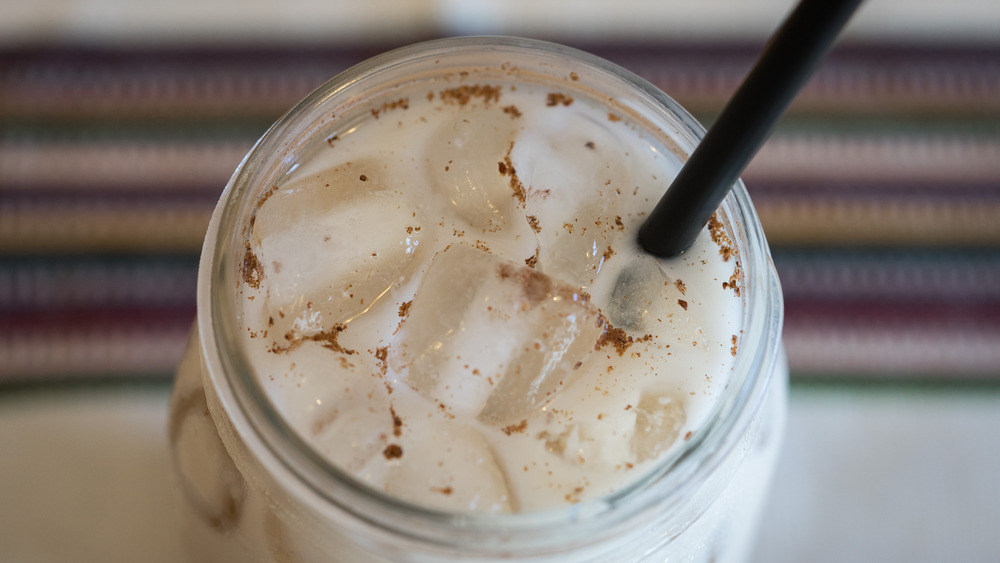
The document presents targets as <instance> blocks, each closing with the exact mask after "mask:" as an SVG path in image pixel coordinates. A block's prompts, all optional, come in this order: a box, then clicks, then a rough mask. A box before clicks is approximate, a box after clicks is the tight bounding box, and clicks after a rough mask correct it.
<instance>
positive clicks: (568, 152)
mask: <svg viewBox="0 0 1000 563" xmlns="http://www.w3.org/2000/svg"><path fill="white" fill-rule="evenodd" d="M566 111H571V108H562V107H559V108H558V111H552V112H548V113H546V114H544V115H543V116H542V117H541V119H542V120H544V121H545V123H544V125H542V126H539V127H536V128H532V130H531V131H527V132H524V133H523V134H521V135H519V136H518V138H517V141H516V144H515V145H514V148H513V150H512V151H511V161H512V163H513V166H514V167H515V168H516V170H517V172H518V175H519V177H520V180H521V182H522V183H523V184H524V185H525V186H529V189H528V195H527V199H526V202H525V213H526V214H527V215H528V216H530V217H534V218H536V219H535V223H534V225H533V226H534V230H535V232H536V237H537V241H538V248H539V253H538V267H539V269H541V270H542V271H544V272H546V273H547V274H549V275H551V276H553V277H556V278H559V279H562V280H565V281H566V282H568V283H571V284H574V285H577V286H580V287H588V286H590V285H592V284H593V281H594V278H595V277H596V275H597V274H598V272H600V270H601V268H602V266H603V264H604V263H605V262H606V261H607V260H609V259H611V257H612V256H613V255H614V254H615V244H616V241H618V240H619V238H620V236H621V233H622V231H623V230H624V224H623V223H622V219H621V215H622V213H623V205H622V201H623V200H622V194H623V193H629V194H630V193H631V191H632V189H633V187H634V186H633V185H632V179H631V170H630V169H629V167H628V164H627V163H628V162H629V161H630V159H629V158H628V157H627V156H626V155H624V154H623V153H622V152H621V149H620V148H619V147H621V146H624V144H623V143H621V142H619V141H618V139H617V138H616V136H615V133H614V132H613V131H612V130H611V129H610V128H608V127H607V124H604V123H595V122H593V121H591V120H589V119H587V118H586V117H585V116H582V115H579V116H576V115H574V116H569V117H567V116H566V115H564V113H565V112H566ZM567 202H575V203H567ZM567 205H571V206H573V208H572V209H570V210H568V211H567V210H566V209H565V207H566V206H567ZM548 217H573V218H574V219H573V220H572V221H570V222H561V223H558V224H555V223H550V222H548V221H547V218H548Z"/></svg>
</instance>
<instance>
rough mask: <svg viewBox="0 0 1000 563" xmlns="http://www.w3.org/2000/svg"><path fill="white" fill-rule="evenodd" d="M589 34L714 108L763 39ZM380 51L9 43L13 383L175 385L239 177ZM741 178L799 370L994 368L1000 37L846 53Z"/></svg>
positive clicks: (820, 374)
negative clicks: (626, 40) (209, 240)
mask: <svg viewBox="0 0 1000 563" xmlns="http://www.w3.org/2000/svg"><path fill="white" fill-rule="evenodd" d="M576 46H578V47H581V48H583V49H585V50H589V51H592V52H595V53H597V54H599V55H602V56H605V57H607V58H609V59H611V60H613V61H615V62H618V63H619V64H621V65H623V66H625V67H626V68H629V69H631V70H633V71H635V72H637V73H638V74H640V75H641V76H643V77H645V78H647V79H648V80H650V81H652V82H653V83H654V84H656V85H657V86H659V87H660V88H662V89H663V90H664V91H666V92H667V93H668V94H670V95H671V96H673V97H674V98H676V99H677V100H678V101H679V102H680V103H681V104H682V105H684V106H685V107H688V108H689V109H691V111H692V112H693V113H694V114H695V115H696V116H697V117H698V118H699V119H701V120H702V121H703V122H706V123H708V122H711V120H712V117H713V115H714V114H715V113H716V112H718V110H719V108H720V107H721V105H722V103H724V101H725V100H726V99H727V97H728V96H729V95H730V93H731V92H732V91H733V90H734V89H735V87H736V86H737V84H738V83H739V81H740V80H741V78H742V76H743V74H744V73H745V72H746V70H747V69H748V68H749V65H750V64H751V62H752V60H753V58H754V57H755V56H756V54H757V52H758V51H759V48H760V46H759V45H742V44H683V45H680V44H655V43H643V44H621V43H616V44H614V45H609V44H582V45H576ZM383 47H389V45H385V46H365V47H351V48H344V47H340V46H335V45H330V46H327V47H309V48H295V49H293V48H290V47H275V48H262V47H252V48H251V47H248V48H245V49H237V48H231V47H230V48H211V49H198V48H194V47H184V48H180V47H175V48H151V47H146V48H143V49H140V50H135V49H124V48H122V49H115V48H94V47H53V48H23V47H8V48H6V50H0V383H23V382H33V381H54V380H79V379H81V378H125V379H134V378H167V377H169V376H170V374H171V372H172V369H173V367H174V365H175V363H176V362H177V360H178V358H179V354H180V352H181V348H182V346H183V343H184V338H185V335H186V333H187V330H188V328H189V327H190V324H191V322H192V320H193V318H194V311H195V303H194V300H195V278H196V268H197V255H198V251H199V249H200V244H201V240H202V236H203V233H204V230H205V227H206V224H207V222H208V217H209V215H210V213H211V210H212V208H213V206H214V204H215V201H216V200H217V198H218V196H219V193H220V191H221V189H222V187H223V186H224V185H225V183H226V181H227V179H228V177H229V175H230V174H231V172H232V170H233V169H234V168H235V167H236V165H237V163H238V162H239V160H240V159H241V158H242V156H243V155H244V154H245V153H246V151H247V150H248V149H249V148H250V146H251V145H252V143H253V142H254V141H255V140H256V138H257V137H259V136H260V135H261V134H262V133H263V132H264V130H265V129H266V128H267V126H268V125H269V124H270V123H271V122H273V121H274V120H275V119H276V118H277V117H278V116H280V115H281V114H282V113H283V112H284V111H285V110H287V109H288V108H290V107H291V106H292V105H293V104H294V103H295V102H296V101H298V99H300V98H301V97H303V96H304V95H305V94H306V93H308V92H309V91H311V90H312V89H313V88H315V87H316V86H318V85H319V84H321V83H322V82H323V81H324V80H326V79H327V78H329V77H331V76H333V75H334V74H335V73H337V72H338V71H340V70H342V69H344V68H346V67H347V66H349V65H350V64H353V63H355V62H358V61H360V60H362V59H364V58H366V57H368V56H370V55H372V54H375V53H377V52H379V51H381V50H384V49H383ZM745 181H746V183H747V185H748V187H749V189H750V193H751V196H752V197H753V199H754V202H755V204H756V206H757V209H758V212H759V214H760V216H761V220H762V222H763V223H764V227H765V230H766V232H767V235H768V238H769V240H770V241H771V244H772V249H773V252H774V261H775V264H776V265H777V268H778V271H779V275H780V276H781V278H782V282H783V286H784V291H785V298H786V304H787V313H786V331H785V339H786V343H787V346H788V353H789V360H790V363H791V368H792V374H793V377H796V378H798V379H799V380H807V379H816V378H824V379H826V378H835V379H851V380H858V379H861V380H870V379H877V380H885V379H889V380H901V379H905V380H914V379H920V380H933V381H945V382H970V381H972V382H983V381H993V382H1000V368H998V366H1000V284H998V281H1000V45H995V46H988V47H984V46H976V47H947V48H934V49H931V48H928V47H921V46H914V45H885V44H882V45H865V44H854V45H849V46H846V47H842V48H839V49H838V50H837V51H835V52H834V54H833V55H832V56H831V57H830V58H829V59H828V60H827V62H826V63H825V64H824V65H823V67H822V68H821V69H820V71H819V72H818V74H817V75H816V77H815V79H814V80H813V81H812V82H811V83H810V85H809V86H808V87H807V89H806V90H805V91H804V92H803V93H802V95H801V96H800V97H799V99H798V100H797V101H796V103H795V104H794V105H793V107H792V109H791V110H790V112H789V113H788V115H787V116H786V118H785V119H784V120H783V121H782V123H781V124H780V125H779V127H778V130H777V131H776V132H775V134H774V136H773V137H772V139H771V140H770V141H769V143H768V145H767V146H766V147H765V148H764V150H763V151H762V152H761V153H760V155H759V156H758V158H757V159H756V160H755V161H754V162H753V164H752V165H751V167H750V168H749V169H748V170H747V172H746V174H745Z"/></svg>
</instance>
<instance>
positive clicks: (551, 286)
mask: <svg viewBox="0 0 1000 563" xmlns="http://www.w3.org/2000/svg"><path fill="white" fill-rule="evenodd" d="M575 83H576V80H575V77H574V75H573V74H572V73H571V74H570V75H568V76H567V77H565V79H564V80H563V81H548V82H546V81H533V80H525V79H523V77H520V78H519V77H518V76H517V73H516V68H515V67H512V66H510V67H504V68H502V69H470V72H468V73H459V74H453V75H449V76H447V77H444V78H437V79H433V80H431V79H428V80H426V81H416V82H415V83H413V84H411V85H410V86H408V87H407V88H403V89H398V90H396V91H393V92H392V93H391V95H385V96H382V98H379V99H378V100H377V101H376V102H374V104H373V105H368V106H366V107H364V108H358V109H354V110H348V111H346V112H345V113H343V114H335V115H334V116H333V117H332V119H331V123H330V125H329V126H328V127H326V128H324V129H323V130H322V131H323V132H322V134H320V135H317V137H316V139H315V142H314V143H313V144H312V146H310V147H308V150H307V151H306V152H305V153H304V156H303V157H301V158H300V159H299V160H298V162H297V163H296V164H294V165H293V166H292V167H291V169H290V170H289V172H288V174H287V175H285V177H284V178H283V180H282V181H281V182H278V183H276V185H274V186H273V187H271V188H270V189H268V190H265V191H264V192H263V194H262V195H261V196H260V198H259V200H258V202H257V207H256V210H255V213H254V214H253V215H252V218H251V220H250V222H249V223H248V224H247V225H246V230H245V236H246V250H245V256H244V257H243V260H242V261H241V283H240V288H239V289H240V292H241V295H242V303H243V311H242V318H241V322H242V323H243V331H242V334H243V335H244V338H245V340H246V344H245V347H246V349H247V353H248V354H249V356H250V358H249V359H250V361H251V364H252V365H254V366H256V369H257V375H258V377H259V378H260V383H261V384H262V386H263V388H264V389H265V391H266V393H267V395H268V396H269V397H270V398H271V400H272V401H273V402H274V404H275V406H276V408H277V410H278V411H279V412H280V413H281V415H282V416H284V417H285V418H286V420H287V421H288V423H289V424H290V425H291V426H292V427H293V428H295V429H296V431H297V432H298V433H299V434H300V435H301V436H302V437H303V439H305V440H306V441H307V442H308V443H310V444H311V445H312V447H314V448H315V449H316V450H317V451H318V452H320V453H321V454H322V455H323V456H325V457H326V458H327V459H328V460H329V461H330V462H332V463H333V464H334V465H336V466H338V467H339V468H341V469H342V470H344V471H346V472H348V473H349V474H351V475H353V476H354V478H356V479H358V480H359V481H361V482H364V483H367V484H368V485H370V486H371V487H373V488H375V489H377V490H381V491H384V492H386V493H388V494H390V495H392V496H395V497H398V498H401V499H404V500H407V501H411V502H414V503H417V504H422V505H425V506H429V507H432V508H437V509H443V510H449V511H487V512H490V511H493V512H510V511H533V510H543V509H551V508H558V507H561V506H567V505H569V504H572V503H576V502H579V501H583V500H587V499H593V498H597V497H601V496H604V495H607V494H608V493H611V492H613V491H616V490H620V489H621V488H622V487H625V486H627V485H628V484H629V483H632V482H634V481H635V480H637V479H639V478H641V477H642V476H643V474H645V473H646V472H647V471H648V470H649V469H650V468H651V467H652V466H653V465H655V464H657V463H658V462H662V461H663V460H664V459H666V458H667V457H668V456H669V455H671V453H673V452H676V450H677V449H678V448H679V447H680V446H681V444H683V443H684V442H685V441H686V440H687V439H689V438H690V437H691V436H692V435H693V434H694V433H696V432H698V429H699V426H700V425H701V424H702V423H703V422H704V421H705V420H706V419H707V418H708V417H709V416H710V413H711V410H712V408H713V406H714V404H715V401H716V399H717V397H718V396H719V395H720V394H721V393H722V390H723V389H724V388H725V386H726V385H727V383H728V381H729V377H730V372H731V370H732V366H733V362H734V357H735V355H736V351H737V348H738V346H739V341H740V336H741V326H742V317H741V314H742V306H741V305H742V303H741V298H740V287H741V285H742V281H741V275H742V272H741V269H740V266H739V256H738V254H737V253H736V250H735V248H734V247H733V246H731V244H730V242H729V237H728V236H727V234H726V231H725V229H724V228H723V226H722V223H720V222H719V221H717V220H713V221H712V222H711V223H710V225H709V228H707V229H706V230H705V232H704V233H702V236H701V237H699V239H698V240H697V241H696V243H695V245H694V246H693V247H692V248H691V250H689V251H688V252H687V253H686V254H685V255H683V256H682V257H680V258H677V259H672V260H667V261H664V260H659V259H656V258H653V257H651V256H648V255H645V254H644V253H642V252H641V251H640V249H639V248H638V246H637V244H636V243H635V232H636V230H637V229H638V227H639V225H640V224H641V222H642V220H643V218H644V216H645V213H646V212H647V211H648V210H650V209H652V207H653V205H654V204H655V202H656V201H657V200H658V199H659V197H660V194H661V193H662V191H663V190H664V189H665V187H666V186H667V185H669V183H670V180H671V179H672V178H673V176H674V175H675V174H676V172H677V170H678V169H679V167H680V164H681V157H679V156H678V155H677V154H675V151H677V150H678V149H676V148H675V147H676V146H675V145H673V144H672V143H670V142H669V141H668V140H666V139H665V138H664V136H663V135H662V134H661V133H659V132H657V131H655V130H652V129H651V128H650V127H648V126H645V125H644V123H643V122H642V121H641V120H639V119H638V118H636V117H635V116H634V115H632V114H631V113H630V112H629V111H628V110H627V109H626V108H620V107H617V106H615V104H614V102H613V101H609V100H606V99H602V100H596V99H592V98H590V97H589V96H588V95H587V93H586V91H585V90H583V89H580V88H576V87H575Z"/></svg>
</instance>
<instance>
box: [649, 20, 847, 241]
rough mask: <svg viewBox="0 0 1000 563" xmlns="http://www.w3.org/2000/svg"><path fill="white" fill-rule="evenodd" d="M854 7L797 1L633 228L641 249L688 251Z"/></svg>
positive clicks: (825, 51) (831, 43)
mask: <svg viewBox="0 0 1000 563" xmlns="http://www.w3.org/2000/svg"><path fill="white" fill-rule="evenodd" d="M860 3H861V0H801V2H799V5H798V6H796V7H795V10H794V11H792V13H791V14H790V15H789V16H788V18H787V19H786V20H785V22H784V23H783V24H782V25H781V27H780V28H778V31H776V32H775V33H774V35H773V36H772V37H771V39H770V41H769V42H768V44H767V46H766V47H765V48H764V52H763V54H762V55H761V56H760V58H759V59H758V60H757V63H756V64H755V65H754V67H753V69H752V70H751V71H750V73H749V74H748V75H747V77H746V78H745V79H744V80H743V84H741V85H740V87H739V89H738V90H737V91H736V93H735V94H734V95H733V97H732V98H731V99H730V100H729V103H728V104H726V107H725V108H724V109H723V110H722V113H721V114H719V117H718V119H717V120H716V121H715V124H714V125H712V127H711V128H710V129H709V130H708V132H707V133H706V134H705V138H704V139H703V140H702V141H701V143H700V144H699V145H698V147H697V148H695V150H694V152H693V153H692V154H691V157H690V158H689V159H688V161H687V163H685V164H684V166H683V167H682V168H681V171H680V173H679V174H678V175H677V177H676V178H675V179H674V181H673V183H672V184H671V185H670V188H669V189H668V190H667V191H666V193H665V194H664V195H663V197H662V198H661V199H660V201H659V202H658V203H657V204H656V207H655V208H654V209H653V212H652V213H651V214H650V216H649V217H648V218H646V222H645V223H643V225H642V227H641V228H640V229H639V244H640V245H642V247H643V248H644V249H645V250H646V251H647V252H649V253H650V254H654V255H656V256H660V257H664V258H666V257H670V256H676V255H677V254H680V253H682V252H684V251H685V250H687V249H688V248H689V247H690V246H691V244H692V243H693V242H694V239H695V238H696V237H697V236H698V233H700V232H701V230H702V229H703V228H704V227H705V225H706V224H707V223H708V220H709V219H710V218H711V216H712V214H713V213H715V210H716V209H718V207H719V204H720V203H722V200H723V199H725V197H726V194H728V193H729V190H730V189H731V188H732V186H733V184H734V183H735V182H736V180H737V178H739V176H740V174H742V173H743V170H744V169H745V168H746V167H747V164H749V163H750V160H751V159H752V158H753V157H754V155H755V154H757V151H758V150H759V149H760V147H761V145H763V144H764V141H765V140H767V137H768V136H769V135H770V134H771V130H772V129H773V128H774V124H775V123H776V122H777V121H778V118H779V117H781V114H782V113H784V112H785V109H787V108H788V105H789V104H790V103H791V101H792V99H793V98H794V97H795V95H796V94H798V92H799V90H801V89H802V87H803V86H804V85H805V83H806V82H807V81H808V80H809V77H810V76H811V75H812V73H813V70H814V69H815V67H816V66H817V65H818V64H819V61H820V60H821V59H822V58H823V57H824V56H825V55H826V53H827V51H829V49H830V47H831V46H832V45H833V42H834V41H835V40H836V38H837V35H838V34H839V33H840V30H841V29H843V27H844V25H845V24H846V23H847V20H849V19H850V17H851V15H852V14H853V13H854V11H855V10H856V9H857V7H858V5H859V4H860Z"/></svg>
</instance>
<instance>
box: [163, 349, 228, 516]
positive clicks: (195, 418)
mask: <svg viewBox="0 0 1000 563" xmlns="http://www.w3.org/2000/svg"><path fill="white" fill-rule="evenodd" d="M194 350H195V351H196V352H197V350H199V348H194ZM182 373H183V372H182ZM197 375H200V372H197ZM182 377H188V376H182ZM170 409H171V413H170V424H169V428H168V434H169V440H170V446H171V448H172V450H173V461H174V467H175V470H176V472H177V483H178V486H179V488H180V489H181V491H182V493H183V494H184V496H185V497H186V500H187V502H188V504H189V506H191V507H192V508H193V509H194V511H195V513H196V514H197V515H198V516H199V517H200V518H202V519H203V520H204V521H205V523H206V524H208V525H209V526H211V527H212V528H215V529H216V530H218V531H220V532H228V531H231V530H232V529H233V528H235V527H237V526H238V525H239V522H240V519H241V518H242V516H243V509H244V503H245V501H246V496H247V485H246V481H245V480H244V479H243V475H242V474H241V473H240V471H239V469H237V467H236V464H235V463H233V460H232V458H231V457H230V456H229V453H228V452H227V450H226V447H225V446H224V445H223V443H222V439H221V438H220V437H219V431H218V429H217V427H216V425H215V423H214V422H213V419H212V416H211V414H209V410H208V402H207V399H206V397H205V392H204V390H203V389H202V388H201V387H200V386H198V387H197V388H195V389H193V390H192V391H190V392H185V393H183V394H182V393H176V392H175V395H174V397H173V400H172V401H171V406H170Z"/></svg>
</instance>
